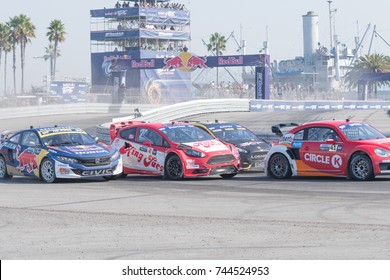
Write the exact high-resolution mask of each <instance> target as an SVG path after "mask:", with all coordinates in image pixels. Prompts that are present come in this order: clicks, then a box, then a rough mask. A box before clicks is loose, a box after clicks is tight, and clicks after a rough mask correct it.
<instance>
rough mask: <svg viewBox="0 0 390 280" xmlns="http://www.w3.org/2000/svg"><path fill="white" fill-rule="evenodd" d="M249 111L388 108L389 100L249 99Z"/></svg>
mask: <svg viewBox="0 0 390 280" xmlns="http://www.w3.org/2000/svg"><path fill="white" fill-rule="evenodd" d="M249 108H250V111H251V112H263V111H329V110H389V109H390V102H389V101H352V100H345V101H344V100H343V101H332V100H329V101H325V100H319V101H310V100H309V101H282V100H250V102H249Z"/></svg>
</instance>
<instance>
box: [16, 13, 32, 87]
mask: <svg viewBox="0 0 390 280" xmlns="http://www.w3.org/2000/svg"><path fill="white" fill-rule="evenodd" d="M18 21H19V24H18V26H17V28H16V30H17V33H18V37H19V38H18V41H19V43H20V69H21V71H22V81H21V87H20V88H21V93H22V94H23V93H24V64H25V56H26V45H27V43H29V42H31V39H30V38H35V26H34V24H32V22H31V20H30V18H28V17H27V16H26V15H23V14H21V15H19V17H18Z"/></svg>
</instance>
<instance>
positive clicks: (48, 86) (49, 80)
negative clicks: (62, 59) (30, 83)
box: [34, 55, 52, 93]
mask: <svg viewBox="0 0 390 280" xmlns="http://www.w3.org/2000/svg"><path fill="white" fill-rule="evenodd" d="M49 57H50V69H46V79H45V83H46V93H49V92H50V82H51V74H50V75H49V71H50V73H51V67H52V63H51V61H52V60H51V56H49ZM34 58H35V59H38V58H41V59H44V60H45V61H46V60H47V59H48V56H46V55H44V56H34Z"/></svg>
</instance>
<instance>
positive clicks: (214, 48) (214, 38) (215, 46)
mask: <svg viewBox="0 0 390 280" xmlns="http://www.w3.org/2000/svg"><path fill="white" fill-rule="evenodd" d="M207 50H208V51H211V52H213V53H214V54H216V55H222V51H226V38H225V36H223V35H221V34H219V33H218V32H215V33H213V34H211V35H210V40H209V43H208V44H207Z"/></svg>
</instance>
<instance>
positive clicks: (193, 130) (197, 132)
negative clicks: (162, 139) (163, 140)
mask: <svg viewBox="0 0 390 280" xmlns="http://www.w3.org/2000/svg"><path fill="white" fill-rule="evenodd" d="M160 131H161V132H162V133H164V134H165V135H166V136H167V138H168V139H169V140H171V141H172V142H175V143H191V142H200V141H208V140H213V139H214V138H213V137H212V136H211V135H210V134H208V133H207V132H205V131H203V130H202V129H200V128H198V127H195V126H191V125H175V126H167V127H162V128H160Z"/></svg>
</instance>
